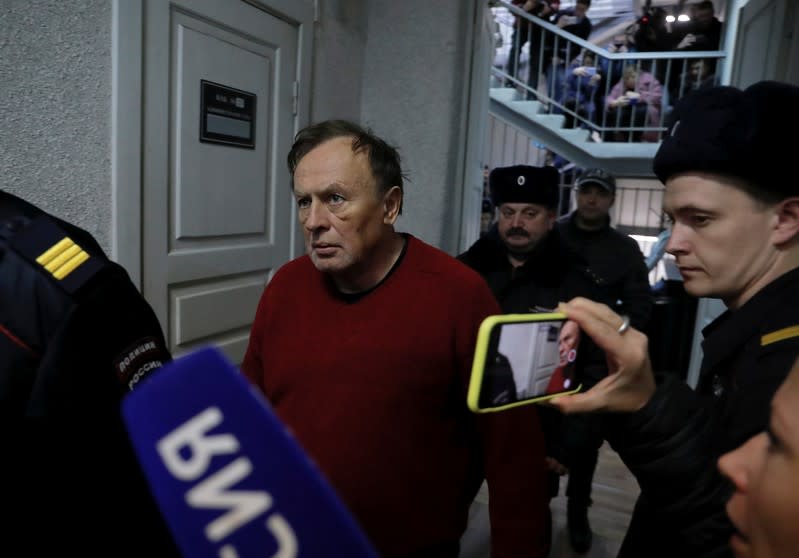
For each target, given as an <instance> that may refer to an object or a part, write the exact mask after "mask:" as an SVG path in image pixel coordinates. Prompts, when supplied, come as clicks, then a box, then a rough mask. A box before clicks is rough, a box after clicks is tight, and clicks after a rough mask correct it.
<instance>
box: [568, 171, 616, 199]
mask: <svg viewBox="0 0 799 558" xmlns="http://www.w3.org/2000/svg"><path fill="white" fill-rule="evenodd" d="M589 184H596V185H597V186H599V187H601V188H604V189H605V190H607V191H608V192H610V193H611V194H615V193H616V178H615V177H614V176H613V175H612V174H610V173H609V172H608V171H606V170H604V169H586V170H585V172H583V174H581V175H580V178H578V179H577V181H576V182H575V183H574V186H575V188H577V189H578V190H579V189H580V188H581V187H583V186H587V185H589Z"/></svg>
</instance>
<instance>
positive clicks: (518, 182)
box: [516, 174, 524, 186]
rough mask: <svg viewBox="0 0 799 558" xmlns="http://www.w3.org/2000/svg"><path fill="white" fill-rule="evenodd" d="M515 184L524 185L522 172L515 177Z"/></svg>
mask: <svg viewBox="0 0 799 558" xmlns="http://www.w3.org/2000/svg"><path fill="white" fill-rule="evenodd" d="M516 184H518V185H519V186H524V175H523V174H520V175H519V178H517V179H516Z"/></svg>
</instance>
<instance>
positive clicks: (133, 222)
mask: <svg viewBox="0 0 799 558" xmlns="http://www.w3.org/2000/svg"><path fill="white" fill-rule="evenodd" d="M145 1H146V0H113V2H112V8H111V258H112V259H113V260H115V261H116V262H117V263H119V264H120V265H121V266H123V267H124V268H125V269H126V270H127V271H128V274H129V275H130V278H131V280H132V281H133V283H134V284H135V285H136V287H137V288H138V289H139V290H141V288H142V243H143V235H142V230H143V228H142V227H143V224H142V203H141V200H142V157H143V154H142V149H143V145H142V137H143V128H142V119H143V113H144V107H143V106H142V100H143V99H144V89H143V83H144V74H143V69H144V67H143V57H144V42H143V37H144V3H145ZM239 1H242V2H245V3H247V4H250V5H252V6H255V7H256V8H258V9H261V10H263V11H265V12H266V13H268V14H270V15H272V16H275V17H277V18H279V19H282V20H284V21H286V22H288V23H290V24H292V25H296V26H297V37H298V41H299V44H298V45H297V76H296V78H295V79H296V80H297V81H298V82H299V84H300V86H299V88H298V98H297V113H296V114H295V115H294V132H295V133H296V132H297V131H298V130H300V129H301V128H302V127H303V126H305V125H306V124H307V123H308V122H309V120H310V108H311V88H310V83H311V58H312V56H311V53H312V52H313V23H314V21H316V16H315V14H316V9H315V7H316V2H315V0H239ZM286 209H287V210H289V209H292V208H286ZM291 224H292V239H291V246H292V248H293V249H294V250H296V246H298V245H299V243H298V239H295V238H294V236H295V235H297V231H296V229H297V223H296V215H295V212H294V211H292V220H291ZM294 255H296V254H292V256H294Z"/></svg>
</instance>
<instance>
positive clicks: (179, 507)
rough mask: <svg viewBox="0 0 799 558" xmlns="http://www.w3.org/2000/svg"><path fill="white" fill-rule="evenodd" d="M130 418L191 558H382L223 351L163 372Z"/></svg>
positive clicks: (138, 447) (148, 471)
mask: <svg viewBox="0 0 799 558" xmlns="http://www.w3.org/2000/svg"><path fill="white" fill-rule="evenodd" d="M122 414H123V419H124V421H125V424H126V427H127V430H128V433H129V435H130V438H131V442H132V444H133V447H134V450H135V452H136V455H137V457H138V459H139V462H140V463H141V466H142V468H143V470H144V473H145V475H146V477H147V479H148V482H149V484H150V487H151V489H152V492H153V494H154V496H155V498H156V500H157V502H158V505H159V508H160V509H161V512H162V514H163V515H164V519H165V520H166V522H167V524H168V525H169V527H170V530H171V532H172V535H173V536H174V537H175V541H176V543H177V545H178V546H179V548H180V550H181V552H182V553H183V555H184V556H186V557H191V558H201V557H206V556H208V557H211V556H213V557H215V558H219V557H222V558H246V557H249V556H258V557H280V558H289V557H295V556H296V557H301V558H316V557H322V556H331V555H335V556H347V557H351V558H376V557H377V553H376V552H375V551H374V549H373V547H372V546H371V544H370V543H369V541H368V540H367V538H366V537H365V535H364V534H363V532H362V531H361V530H360V528H359V527H358V525H357V524H356V522H355V521H354V519H353V518H352V516H351V515H350V513H349V512H348V511H347V509H346V508H345V507H344V506H343V504H342V503H341V502H340V500H339V499H338V497H337V495H336V494H335V493H334V491H333V489H332V488H331V487H330V485H329V484H328V483H327V481H326V480H325V479H324V478H323V477H322V475H321V474H320V472H319V470H318V468H317V466H316V465H315V464H314V463H313V462H312V461H311V459H310V458H309V457H308V456H307V454H306V453H305V452H304V451H303V450H302V449H301V448H300V446H299V444H298V443H297V441H296V440H295V439H294V438H293V436H292V435H291V433H290V432H289V431H288V430H287V429H286V427H285V426H284V425H283V424H282V423H281V422H280V421H279V419H278V418H277V417H276V416H275V414H274V412H273V411H272V409H271V406H270V405H269V404H268V403H267V401H266V400H265V398H264V397H263V396H262V395H261V394H260V392H258V391H257V390H256V388H254V387H253V386H251V385H250V384H249V382H248V381H247V379H246V378H245V377H244V376H243V374H241V373H240V372H239V371H238V369H237V368H236V367H235V366H233V365H232V364H231V363H230V361H228V360H227V359H226V358H225V357H224V356H223V355H222V354H221V353H220V352H219V351H218V350H217V349H215V348H205V349H201V350H199V351H197V352H195V353H191V354H189V355H187V356H183V357H181V358H178V359H176V360H175V361H173V362H172V363H170V364H168V365H166V366H164V367H163V368H162V369H160V370H158V371H157V372H156V373H155V374H153V375H151V376H150V377H148V378H147V379H146V380H144V381H143V382H142V385H140V386H139V387H138V388H137V389H136V390H134V391H132V392H131V393H130V394H129V395H128V396H127V397H126V398H125V400H124V401H123V404H122Z"/></svg>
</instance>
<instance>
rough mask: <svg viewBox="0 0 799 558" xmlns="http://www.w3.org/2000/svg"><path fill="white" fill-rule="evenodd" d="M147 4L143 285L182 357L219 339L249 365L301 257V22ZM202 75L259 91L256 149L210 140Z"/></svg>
mask: <svg viewBox="0 0 799 558" xmlns="http://www.w3.org/2000/svg"><path fill="white" fill-rule="evenodd" d="M145 13H146V21H145V26H146V27H145V33H146V34H145V36H146V37H147V41H146V42H145V44H146V47H145V85H144V90H145V118H144V133H143V137H144V158H143V159H144V160H143V164H144V172H143V175H144V186H143V202H142V208H143V214H144V215H143V223H144V226H143V237H144V238H143V258H142V259H143V261H142V276H143V290H144V294H145V296H146V297H147V298H148V300H150V302H151V303H152V305H153V308H154V309H155V311H156V313H157V314H158V316H159V318H160V319H161V323H162V324H163V325H164V328H165V330H166V334H167V338H168V340H169V343H170V347H171V349H172V350H173V352H174V353H175V354H176V355H177V354H180V353H182V352H184V351H186V350H189V349H193V348H195V347H198V346H201V345H207V344H214V345H217V346H218V347H220V348H222V350H223V351H224V352H225V353H226V354H227V356H228V357H229V358H231V359H232V360H233V361H234V362H236V363H239V362H240V361H241V359H242V358H243V355H244V350H245V349H246V345H247V337H248V335H249V328H250V324H251V322H252V319H253V316H254V315H255V309H256V306H257V303H258V299H259V297H260V295H261V292H262V290H263V286H264V284H265V283H266V281H267V280H268V278H269V277H270V276H271V273H272V272H273V271H274V269H276V268H277V267H279V266H280V265H282V264H283V263H285V262H286V261H287V260H288V259H289V255H290V247H291V246H290V244H291V238H292V235H291V212H292V204H291V192H290V187H289V176H288V171H287V170H286V169H285V163H284V161H285V156H286V153H287V152H288V149H289V148H290V146H291V141H292V138H293V133H294V114H293V97H292V96H293V91H294V81H295V79H296V73H297V52H298V48H297V44H298V29H297V27H296V26H294V25H292V24H289V23H287V22H285V21H282V20H280V19H278V18H275V17H274V16H271V15H269V14H267V13H266V12H263V11H261V10H259V9H257V8H256V7H254V6H252V5H249V4H246V3H244V2H241V1H238V0H224V1H215V0H191V1H186V0H183V1H180V0H173V1H168V0H149V1H148V3H147V5H146V10H145ZM201 80H206V81H210V82H213V83H215V84H221V85H224V86H226V87H229V88H232V89H234V90H238V91H243V92H246V93H249V94H252V95H255V97H256V103H255V105H256V106H255V115H254V120H253V122H252V127H253V129H254V147H253V148H247V147H239V146H233V145H225V144H219V143H206V142H201V141H200V129H201V112H202V111H201V88H200V82H201ZM234 124H241V125H243V126H246V123H244V124H243V123H240V122H239V123H236V122H234Z"/></svg>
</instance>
